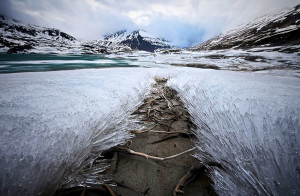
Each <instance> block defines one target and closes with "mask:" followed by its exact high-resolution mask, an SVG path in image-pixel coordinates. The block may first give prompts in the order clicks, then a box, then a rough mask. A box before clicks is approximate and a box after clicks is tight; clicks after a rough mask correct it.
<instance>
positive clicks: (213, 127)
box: [169, 69, 300, 195]
mask: <svg viewBox="0 0 300 196" xmlns="http://www.w3.org/2000/svg"><path fill="white" fill-rule="evenodd" d="M299 84H300V79H299V78H293V77H289V76H287V75H284V76H274V75H269V74H268V73H261V74H257V73H241V72H229V71H215V70H201V69H193V71H190V69H182V71H181V72H180V74H178V75H176V76H175V77H173V78H171V80H170V81H169V85H170V86H171V87H173V88H175V89H177V90H178V91H179V95H180V96H181V97H182V98H183V100H184V103H185V104H186V107H187V108H188V110H189V112H190V113H191V115H192V117H193V120H194V122H195V123H196V125H197V126H198V127H199V128H198V129H197V130H196V135H197V137H198V142H197V144H196V146H197V149H198V152H197V153H196V154H195V156H196V157H197V158H198V159H199V160H200V161H201V162H205V161H216V162H219V163H221V164H222V165H224V166H225V170H222V169H217V168H213V174H212V178H213V180H214V182H215V188H216V190H217V192H218V193H219V194H220V195H299V194H300V187H299V183H300V172H299V167H300V156H299V154H298V153H299V149H300V121H299V117H300V99H299V97H300V87H299Z"/></svg>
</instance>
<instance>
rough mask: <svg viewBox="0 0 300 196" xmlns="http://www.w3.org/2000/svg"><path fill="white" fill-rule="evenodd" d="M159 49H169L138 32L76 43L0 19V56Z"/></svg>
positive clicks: (54, 32)
mask: <svg viewBox="0 0 300 196" xmlns="http://www.w3.org/2000/svg"><path fill="white" fill-rule="evenodd" d="M161 48H170V45H169V43H168V41H166V40H164V39H161V38H156V37H154V36H151V35H150V34H148V33H146V32H145V31H142V30H138V31H133V32H127V31H119V32H117V33H114V34H111V35H107V36H105V37H104V39H99V40H94V41H79V40H77V39H76V38H74V37H73V36H71V35H69V34H67V33H65V32H62V31H60V30H59V29H54V28H45V27H40V26H36V25H31V24H25V23H22V22H20V21H17V20H15V19H11V18H8V17H5V16H0V52H8V53H18V52H23V53H27V52H29V53H79V54H80V53H92V54H95V53H106V52H107V51H110V52H116V51H131V50H143V51H149V52H153V51H154V50H156V49H161Z"/></svg>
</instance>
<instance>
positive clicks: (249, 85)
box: [0, 53, 300, 195]
mask: <svg viewBox="0 0 300 196" xmlns="http://www.w3.org/2000/svg"><path fill="white" fill-rule="evenodd" d="M184 55H185V56H186V57H188V56H189V55H187V54H184ZM5 56H6V55H5ZM122 56H123V57H122ZM128 56H129V55H127V57H124V54H119V55H115V56H113V55H111V56H110V57H103V56H100V57H99V56H93V55H91V56H85V55H82V56H79V57H78V56H76V55H42V56H40V55H32V56H30V57H28V56H27V55H24V56H18V58H17V59H15V57H14V56H8V57H3V56H2V57H1V60H0V61H1V65H0V69H1V71H0V72H1V73H2V74H0V134H1V136H0V145H1V149H0V156H1V159H0V167H1V172H0V184H1V189H0V194H1V195H24V194H25V195H37V194H43V193H47V194H52V193H53V192H54V191H55V190H56V189H57V188H58V187H59V186H60V185H61V184H64V183H68V182H70V181H72V179H74V177H78V176H79V175H80V172H81V168H82V167H83V166H84V165H86V164H89V163H90V161H92V157H96V156H98V155H99V153H101V151H103V150H106V149H109V148H110V147H112V146H115V145H118V144H120V143H122V142H124V141H126V140H127V139H129V138H130V135H129V134H128V132H126V128H127V126H128V123H129V122H128V121H127V117H128V116H129V114H131V113H132V112H133V111H135V109H136V108H137V107H138V106H139V104H141V102H142V100H143V99H144V97H145V95H146V94H147V93H148V92H149V91H150V89H151V84H153V83H154V80H153V78H154V77H155V76H159V77H165V78H168V79H169V81H168V85H169V86H171V87H172V88H174V89H176V90H177V91H178V93H179V95H180V96H181V98H182V100H183V101H184V104H185V106H186V107H187V109H188V111H189V113H190V114H191V115H192V117H193V119H194V123H195V124H196V125H197V126H198V129H197V130H196V136H197V138H198V141H197V142H196V143H195V146H196V147H197V152H195V157H196V158H197V159H199V161H206V160H210V159H212V160H214V161H217V162H219V163H221V164H222V165H224V166H225V167H226V169H227V170H226V171H223V170H219V169H217V168H212V169H213V173H212V179H213V180H214V181H215V188H216V191H217V193H219V194H221V195H237V194H240V195H247V194H248V195H284V194H288V195H293V194H294V195H299V193H300V189H299V186H298V185H299V183H300V173H299V170H300V169H299V165H300V158H299V157H300V156H299V154H298V152H299V150H300V120H299V119H300V85H299V84H300V78H299V71H297V70H295V69H293V70H270V71H266V70H265V71H261V72H237V71H228V70H212V69H198V68H186V67H171V66H169V65H167V64H168V63H170V59H173V61H177V62H178V61H181V62H184V60H183V59H182V58H181V57H183V56H178V58H177V59H176V58H175V57H176V56H175V55H171V54H169V55H168V56H164V57H165V59H164V58H158V57H159V55H156V56H155V55H152V54H151V55H150V54H148V53H137V54H135V56H134V55H133V56H131V57H130V56H129V57H128ZM150 57H151V58H150ZM179 57H180V58H179ZM151 59H152V60H151ZM153 59H154V60H153ZM155 59H156V60H155ZM157 59H160V60H161V61H159V62H158V61H157ZM73 61H74V62H73ZM190 61H192V60H190ZM3 62H6V64H9V63H8V62H10V65H7V66H8V67H6V68H5V67H4V66H5V63H3ZM70 62H73V63H75V64H74V67H73V68H70V67H72V66H69V63H70ZM89 62H90V64H89ZM99 62H102V63H99ZM104 62H106V63H107V64H105V63H104ZM150 62H152V64H151V63H150ZM110 63H111V64H110ZM222 63H223V64H225V61H224V59H223V60H222ZM227 63H228V64H229V63H230V62H227ZM257 63H259V62H256V65H258V64H257ZM71 64H72V63H71ZM139 64H140V65H139ZM102 65H103V66H102ZM110 65H111V66H110ZM123 65H124V66H126V68H120V67H122V66H123ZM1 66H2V67H1ZM26 66H28V67H27V68H26ZM94 66H96V67H94ZM105 66H107V67H110V68H105ZM114 66H116V67H118V68H114ZM127 66H130V67H127ZM99 67H101V68H102V69H95V68H99ZM133 67H135V68H133ZM144 67H152V68H148V69H146V68H144ZM83 68H89V69H83ZM70 69H71V70H70ZM73 69H80V70H73ZM54 70H60V71H54ZM39 71H43V72H39ZM11 72H27V73H11ZM4 73H6V74H4ZM95 152H96V153H95ZM100 169H101V168H100ZM84 180H85V179H84V177H83V178H82V184H84Z"/></svg>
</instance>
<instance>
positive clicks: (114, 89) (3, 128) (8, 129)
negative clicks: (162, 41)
mask: <svg viewBox="0 0 300 196" xmlns="http://www.w3.org/2000/svg"><path fill="white" fill-rule="evenodd" d="M150 73H151V71H150V70H146V69H100V70H76V71H57V72H43V73H22V74H1V75H0V84H1V85H0V134H1V136H0V144H1V149H0V156H1V158H0V167H1V172H0V184H1V193H0V194H1V195H38V194H41V193H47V195H51V194H52V193H53V191H55V189H56V188H57V186H58V185H60V184H61V183H63V182H65V181H68V179H67V178H71V177H72V176H70V174H71V173H72V175H76V172H77V170H78V168H80V167H82V166H83V165H84V164H87V163H89V161H90V160H86V159H87V158H88V157H89V158H90V157H91V156H92V155H93V154H94V155H95V156H97V155H99V154H100V153H101V151H103V150H105V149H108V148H110V147H112V146H115V145H117V144H120V143H122V142H124V141H125V140H126V139H128V138H129V137H130V135H129V134H128V133H127V132H126V131H124V127H126V122H124V119H126V117H127V116H128V115H129V114H130V113H131V112H132V111H134V109H135V108H136V107H137V106H138V105H139V103H140V102H141V101H142V100H143V97H144V96H145V94H146V92H148V90H149V87H150V85H151V83H152V82H153V78H152V77H150V75H149V74H150Z"/></svg>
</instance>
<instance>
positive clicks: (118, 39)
mask: <svg viewBox="0 0 300 196" xmlns="http://www.w3.org/2000/svg"><path fill="white" fill-rule="evenodd" d="M94 44H97V45H101V46H104V47H107V49H108V50H109V51H119V50H125V51H128V50H143V51H148V52H154V51H155V50H156V49H161V48H170V47H171V46H170V44H169V42H168V41H167V40H165V39H162V38H157V37H155V36H153V35H150V34H148V33H147V32H146V31H144V30H137V31H133V32H129V31H126V30H122V31H118V32H116V33H113V34H110V35H106V36H105V37H104V39H103V40H96V41H95V43H94Z"/></svg>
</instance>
